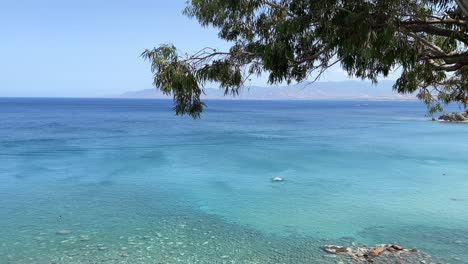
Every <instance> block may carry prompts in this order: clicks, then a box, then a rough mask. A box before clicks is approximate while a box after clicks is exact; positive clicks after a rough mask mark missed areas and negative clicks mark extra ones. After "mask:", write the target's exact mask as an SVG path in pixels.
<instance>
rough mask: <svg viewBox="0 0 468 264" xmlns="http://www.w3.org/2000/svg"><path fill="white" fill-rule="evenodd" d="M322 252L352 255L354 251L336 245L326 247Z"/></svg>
mask: <svg viewBox="0 0 468 264" xmlns="http://www.w3.org/2000/svg"><path fill="white" fill-rule="evenodd" d="M322 250H323V251H325V252H327V253H331V254H351V253H352V250H351V248H349V247H342V246H336V245H325V246H323V247H322Z"/></svg>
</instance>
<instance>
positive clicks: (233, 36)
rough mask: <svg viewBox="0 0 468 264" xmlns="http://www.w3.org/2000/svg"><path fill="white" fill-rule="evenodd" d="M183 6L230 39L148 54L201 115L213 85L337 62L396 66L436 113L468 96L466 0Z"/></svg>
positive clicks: (401, 87)
mask: <svg viewBox="0 0 468 264" xmlns="http://www.w3.org/2000/svg"><path fill="white" fill-rule="evenodd" d="M183 12H184V14H186V15H187V16H189V17H193V18H196V19H197V20H198V22H199V23H200V24H201V25H202V26H205V27H206V26H211V27H214V28H215V29H217V30H218V31H219V33H218V36H219V37H220V38H221V39H223V40H226V41H227V42H229V43H230V44H231V47H230V48H229V50H225V51H220V50H216V49H213V48H210V47H207V48H204V49H202V50H200V51H198V52H196V53H194V54H184V53H183V52H181V51H179V50H178V49H177V48H176V47H174V46H173V45H162V46H159V47H157V48H154V49H151V50H145V51H144V52H143V53H142V57H144V58H145V59H148V60H149V61H150V62H151V70H152V72H153V73H154V82H153V84H154V85H155V86H156V87H157V88H158V89H161V91H162V92H164V93H165V94H168V95H172V96H173V98H174V103H175V107H174V109H175V111H176V113H177V114H189V115H191V116H193V117H199V115H200V113H201V112H202V111H203V108H204V106H205V104H204V103H203V102H202V101H201V99H200V96H201V95H202V94H203V89H204V86H205V85H206V84H207V83H212V82H215V83H218V84H219V86H220V87H221V88H222V89H224V91H225V94H226V95H228V94H231V95H235V94H237V93H238V92H239V91H240V89H241V88H242V86H243V84H244V83H245V82H246V81H247V80H248V79H249V78H251V76H252V75H254V76H259V75H261V74H267V75H268V82H269V83H270V84H275V83H280V82H287V83H290V82H292V81H298V82H300V81H304V80H307V79H313V80H316V79H317V78H319V77H320V76H321V74H322V73H323V72H324V71H326V70H327V69H328V68H330V67H331V66H333V65H335V64H336V65H340V66H341V67H342V68H343V69H344V70H345V71H346V72H347V73H348V74H349V76H352V77H357V78H361V79H367V80H371V81H372V82H374V83H375V82H377V81H378V79H379V78H381V77H385V76H387V75H388V74H389V73H390V72H391V71H392V70H394V69H396V68H399V72H401V75H400V76H399V78H398V79H397V81H396V82H395V85H394V87H393V88H394V89H395V90H396V91H398V92H399V93H416V94H417V97H418V98H419V99H421V100H422V101H423V102H425V103H426V104H427V105H428V107H429V111H430V113H434V112H437V111H441V110H442V109H443V105H444V104H448V103H450V102H456V103H460V104H462V105H463V106H465V107H466V105H467V103H468V49H467V45H468V0H456V1H450V0H441V1H437V0H338V1H337V0H314V1H311V0H192V1H190V2H188V3H187V7H186V8H185V10H184V11H183Z"/></svg>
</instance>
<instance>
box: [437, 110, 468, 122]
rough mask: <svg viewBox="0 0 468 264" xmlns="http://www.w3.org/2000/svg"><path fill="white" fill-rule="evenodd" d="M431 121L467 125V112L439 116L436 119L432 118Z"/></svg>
mask: <svg viewBox="0 0 468 264" xmlns="http://www.w3.org/2000/svg"><path fill="white" fill-rule="evenodd" d="M432 120H433V121H439V122H457V123H465V122H466V123H468V111H465V112H452V113H445V114H443V115H441V116H440V117H439V118H438V119H435V118H433V119H432Z"/></svg>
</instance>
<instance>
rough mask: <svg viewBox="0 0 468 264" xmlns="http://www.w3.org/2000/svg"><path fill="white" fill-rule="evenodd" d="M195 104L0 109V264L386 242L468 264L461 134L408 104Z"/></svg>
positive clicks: (467, 139)
mask: <svg viewBox="0 0 468 264" xmlns="http://www.w3.org/2000/svg"><path fill="white" fill-rule="evenodd" d="M206 104H207V108H206V110H205V111H204V113H203V114H202V116H201V118H200V119H192V118H190V117H187V116H176V115H175V114H174V111H173V103H172V101H171V100H156V99H75V98H0V263H6V264H19V263H25V264H26V263H27V264H31V263H39V264H53V263H54V264H70V263H86V264H90V263H145V264H146V263H148V264H149V263H151V264H162V263H164V264H166V263H210V264H211V263H241V264H242V263H250V264H253V263H286V264H288V263H340V262H338V260H339V259H338V257H337V256H335V255H330V254H327V253H326V252H324V251H323V250H322V249H321V246H323V245H327V244H335V245H343V246H353V245H354V246H372V245H376V244H384V243H385V244H386V243H398V244H399V245H401V246H403V247H405V248H416V249H418V250H420V251H422V252H425V253H427V254H430V255H431V256H432V258H433V259H434V261H435V262H437V263H468V124H456V123H440V122H432V121H430V118H429V117H428V116H427V109H426V107H425V106H424V105H423V104H422V103H421V102H418V101H372V100H365V101H352V100H343V101H248V100H245V101H240V100H207V101H206ZM448 110H459V108H458V107H457V106H451V107H449V109H448ZM275 177H280V178H282V179H283V180H282V181H273V180H272V179H273V178H275ZM339 261H342V263H346V259H343V260H341V259H340V260H339Z"/></svg>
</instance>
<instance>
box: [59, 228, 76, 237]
mask: <svg viewBox="0 0 468 264" xmlns="http://www.w3.org/2000/svg"><path fill="white" fill-rule="evenodd" d="M71 233H73V232H72V231H71V230H67V229H62V230H59V231H57V232H55V234H57V235H62V236H63V235H70V234H71Z"/></svg>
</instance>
